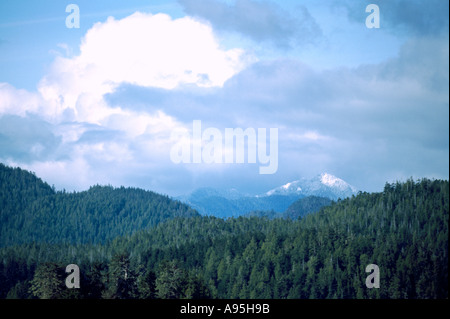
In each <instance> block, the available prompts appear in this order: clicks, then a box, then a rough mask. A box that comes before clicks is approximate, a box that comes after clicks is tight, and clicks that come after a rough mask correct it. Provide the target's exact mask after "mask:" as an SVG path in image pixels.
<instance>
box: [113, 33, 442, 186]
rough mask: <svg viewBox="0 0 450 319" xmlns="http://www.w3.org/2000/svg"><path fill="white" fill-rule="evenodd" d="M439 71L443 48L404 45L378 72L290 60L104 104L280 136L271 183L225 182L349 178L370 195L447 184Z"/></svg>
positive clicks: (136, 91)
mask: <svg viewBox="0 0 450 319" xmlns="http://www.w3.org/2000/svg"><path fill="white" fill-rule="evenodd" d="M446 69H448V43H447V42H445V41H439V40H437V39H435V38H431V39H425V38H416V39H411V40H409V41H407V42H406V43H405V44H404V45H403V46H402V48H401V50H400V51H399V55H398V56H397V57H395V58H392V59H390V60H387V61H385V62H382V63H378V64H372V65H362V66H359V67H357V68H335V69H329V70H324V71H317V70H314V69H311V68H309V67H308V66H306V65H304V64H302V63H301V62H299V61H297V60H291V59H284V60H281V59H279V60H274V61H261V62H258V63H255V64H253V65H252V66H250V67H248V68H247V69H245V70H243V71H242V72H240V73H239V74H237V75H235V76H234V77H233V78H231V79H230V80H229V81H227V82H226V83H225V85H224V87H223V88H221V89H217V90H215V89H212V90H211V89H208V88H203V89H200V90H199V91H195V90H194V91H190V90H177V91H168V90H160V89H148V90H146V89H142V88H135V87H132V86H123V87H121V88H120V89H119V90H118V91H117V92H118V93H117V96H116V95H115V94H111V95H109V97H108V102H109V103H111V105H114V104H115V103H119V104H120V102H121V101H122V100H123V99H124V97H126V96H133V103H132V104H133V105H140V104H142V105H143V104H145V101H149V104H152V105H153V106H152V108H151V109H152V110H164V112H165V113H166V114H167V115H168V116H171V117H173V118H176V119H178V120H179V121H180V122H181V123H183V125H184V127H186V128H187V129H190V127H191V126H192V121H193V120H194V119H202V126H204V127H216V128H218V129H219V130H221V131H223V130H224V129H225V128H227V127H241V128H243V129H245V128H248V127H253V128H270V127H277V128H279V139H280V141H279V154H280V155H279V156H280V158H279V170H278V172H277V174H276V176H269V177H260V176H259V177H255V175H256V174H257V173H256V170H253V168H254V167H251V166H245V167H246V169H244V168H242V167H232V168H224V167H221V168H220V170H222V169H224V170H225V171H226V172H227V174H229V176H228V177H229V178H230V179H229V182H230V184H231V183H232V181H231V176H232V172H237V171H239V174H240V176H241V179H244V180H255V178H258V184H259V186H260V187H261V188H264V183H267V184H266V185H267V186H266V188H267V189H269V188H270V186H269V184H270V183H271V185H277V183H282V182H285V181H286V180H291V179H295V177H294V176H298V177H301V176H308V175H311V174H313V175H314V174H317V173H321V172H323V171H336V172H341V174H342V176H343V177H345V176H349V177H353V180H349V181H350V182H353V183H354V184H355V185H357V186H358V187H360V188H361V189H367V190H377V189H381V187H382V186H383V185H384V183H385V182H386V181H388V180H389V181H395V179H396V178H401V179H405V178H409V177H410V176H414V177H423V176H432V177H438V178H448V144H449V138H448V135H449V134H448V131H449V124H448V116H449V113H448V112H449V107H448V105H449V101H448V85H449V78H448V73H447V72H446V71H445V70H446ZM119 92H120V93H119ZM180 106H182V107H180ZM205 106H207V107H205ZM217 114H220V116H217ZM184 168H185V170H190V169H191V166H187V165H186V166H185V167H184ZM198 170H199V172H195V171H193V172H191V173H192V176H196V178H198V179H205V180H207V179H208V178H207V177H205V176H210V179H215V178H217V177H213V176H218V175H219V174H221V173H219V172H218V170H219V169H218V170H217V171H215V172H208V171H201V172H200V168H199V169H198ZM374 172H377V173H376V174H374ZM214 174H216V175H214ZM202 176H203V177H202ZM359 177H362V178H359ZM219 180H220V181H221V182H222V183H225V182H226V181H228V179H227V178H223V179H219ZM275 180H276V181H275ZM205 182H207V181H205ZM374 185H377V187H378V188H375V186H374ZM231 186H232V185H230V187H231Z"/></svg>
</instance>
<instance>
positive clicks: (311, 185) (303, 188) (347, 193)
mask: <svg viewBox="0 0 450 319" xmlns="http://www.w3.org/2000/svg"><path fill="white" fill-rule="evenodd" d="M356 193H357V190H356V188H355V187H353V186H352V185H350V184H348V183H347V182H345V181H344V180H342V179H340V178H338V177H336V176H334V175H331V174H328V173H323V174H320V175H317V176H316V177H314V178H312V179H306V178H302V179H300V180H297V181H293V182H290V183H287V184H285V185H282V186H280V187H277V188H274V189H272V190H270V191H268V192H267V193H265V194H263V195H260V196H273V195H303V196H310V195H314V196H321V197H328V198H330V199H333V200H337V199H338V198H346V197H351V196H352V195H355V194H356Z"/></svg>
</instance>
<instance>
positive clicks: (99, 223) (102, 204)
mask: <svg viewBox="0 0 450 319" xmlns="http://www.w3.org/2000/svg"><path fill="white" fill-rule="evenodd" d="M0 207H1V211H0V222H1V224H0V230H1V236H0V247H1V246H9V245H17V244H21V243H30V242H44V243H55V244H56V243H71V244H77V243H91V244H96V243H104V242H106V241H108V240H112V239H114V238H115V237H117V236H123V235H130V234H132V233H133V232H135V231H137V230H141V229H148V228H151V227H153V226H155V225H157V224H158V223H160V222H163V221H165V220H167V219H170V218H173V217H177V216H184V217H191V216H198V213H197V212H196V211H194V210H193V209H191V208H190V207H188V206H187V205H185V204H182V203H180V202H178V201H173V200H171V199H170V198H169V197H168V196H162V195H159V194H156V193H153V192H150V191H145V190H142V189H137V188H125V187H120V188H113V187H112V186H93V187H91V188H90V189H89V190H87V191H83V192H73V193H69V192H65V191H58V192H57V191H55V190H54V189H53V188H52V187H50V186H49V185H48V184H46V183H44V182H43V181H42V180H41V179H39V178H37V177H36V176H35V175H34V174H31V173H29V172H27V171H25V170H21V169H20V168H14V169H13V168H9V167H6V166H4V165H3V164H0Z"/></svg>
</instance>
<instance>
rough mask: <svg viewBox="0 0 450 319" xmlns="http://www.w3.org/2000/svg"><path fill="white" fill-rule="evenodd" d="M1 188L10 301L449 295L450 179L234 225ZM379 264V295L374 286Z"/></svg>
mask: <svg viewBox="0 0 450 319" xmlns="http://www.w3.org/2000/svg"><path fill="white" fill-rule="evenodd" d="M0 182H1V185H0V208H1V212H0V214H1V215H0V221H1V236H0V283H1V284H0V298H2V299H5V298H6V299H37V298H42V299H182V298H185V299H207V298H211V299H299V298H301V299H366V298H370V299H406V298H408V299H436V298H437V299H447V298H448V217H449V183H448V181H442V180H430V179H421V180H416V181H414V180H413V179H409V180H407V181H405V182H397V183H392V184H390V183H386V185H385V187H384V189H383V191H382V192H378V193H359V194H358V195H357V196H353V197H352V198H347V199H343V200H338V201H336V202H331V203H324V206H322V207H321V208H320V209H319V211H317V212H315V213H309V214H303V215H295V211H292V209H294V208H295V207H294V208H291V210H290V211H289V214H288V215H287V216H274V215H270V214H269V215H270V216H268V215H267V214H264V213H255V214H249V215H248V216H241V217H238V218H228V219H222V218H217V217H212V216H201V215H200V214H198V213H197V212H195V211H194V210H192V209H190V208H189V207H188V206H186V205H184V204H181V203H180V202H177V201H173V200H171V199H170V198H168V197H167V196H162V195H158V194H155V193H152V192H148V191H144V190H140V189H133V188H123V187H122V188H113V187H110V186H94V187H92V188H91V189H89V190H88V191H85V192H79V193H67V192H65V191H62V192H61V191H55V190H54V188H52V187H51V186H49V185H48V184H46V183H45V182H43V181H42V180H41V179H39V178H38V177H36V176H35V174H33V173H30V172H27V171H25V170H21V169H19V168H14V169H13V168H10V167H7V166H4V165H2V164H0ZM313 203H315V201H313ZM325 204H327V205H325ZM328 204H329V205H328ZM296 205H299V204H296ZM302 205H303V206H305V205H307V206H308V205H312V204H310V203H306V204H305V203H303V204H302ZM303 209H304V207H303ZM286 217H288V218H286ZM69 264H76V265H78V266H79V268H80V274H81V279H80V288H79V289H69V288H67V287H66V285H65V278H66V277H67V274H66V273H65V267H66V266H67V265H69ZM369 264H376V265H378V266H379V269H380V287H379V288H372V289H369V288H367V287H366V284H365V281H366V278H367V276H368V275H369V274H368V273H366V271H365V270H366V266H367V265H369Z"/></svg>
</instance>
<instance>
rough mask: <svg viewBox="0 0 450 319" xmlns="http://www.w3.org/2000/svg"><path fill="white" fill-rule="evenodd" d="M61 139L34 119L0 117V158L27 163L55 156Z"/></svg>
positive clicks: (47, 125)
mask: <svg viewBox="0 0 450 319" xmlns="http://www.w3.org/2000/svg"><path fill="white" fill-rule="evenodd" d="M60 144H61V139H60V138H59V137H58V136H56V135H55V134H53V132H52V127H51V125H49V124H48V123H46V122H44V121H42V120H40V119H38V118H35V117H25V118H23V117H19V116H17V115H3V116H0V158H3V159H14V160H20V161H21V162H25V163H29V162H32V161H45V160H47V159H49V158H53V157H55V155H56V156H57V149H58V147H59V145H60Z"/></svg>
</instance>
